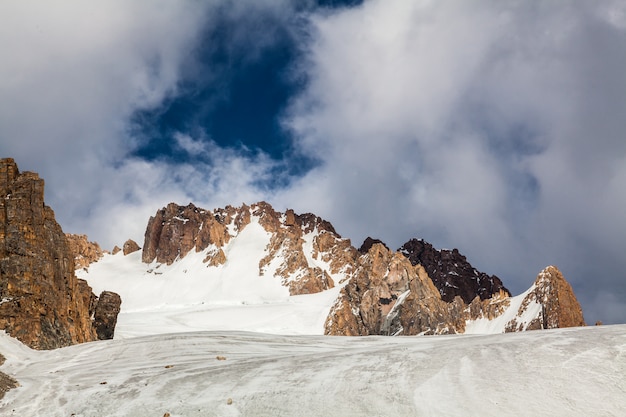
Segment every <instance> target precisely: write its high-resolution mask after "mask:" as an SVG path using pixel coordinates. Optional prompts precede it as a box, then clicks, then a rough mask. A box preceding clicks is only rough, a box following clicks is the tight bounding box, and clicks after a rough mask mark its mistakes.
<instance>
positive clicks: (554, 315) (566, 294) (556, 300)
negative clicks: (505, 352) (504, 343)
mask: <svg viewBox="0 0 626 417" xmlns="http://www.w3.org/2000/svg"><path fill="white" fill-rule="evenodd" d="M537 305H539V306H540V314H539V315H538V316H537V317H536V318H535V319H533V320H532V321H530V322H523V321H522V320H521V319H519V318H518V319H514V320H511V321H510V322H509V323H508V324H507V328H506V331H519V330H536V329H556V328H562V327H577V326H585V325H586V324H585V319H584V317H583V312H582V308H581V307H580V304H579V303H578V300H577V299H576V296H575V295H574V291H573V290H572V286H571V285H570V284H569V282H567V281H566V280H565V278H564V277H563V274H562V273H561V271H559V269H558V268H557V267H555V266H548V267H546V268H545V269H544V270H543V271H541V272H540V273H539V275H537V279H536V280H535V283H534V284H533V287H532V289H531V290H530V292H529V293H528V294H527V295H526V297H524V300H522V304H521V306H520V308H519V311H518V314H517V316H518V317H523V316H527V315H528V314H524V313H525V312H526V311H527V310H528V309H531V308H533V307H534V308H535V309H537Z"/></svg>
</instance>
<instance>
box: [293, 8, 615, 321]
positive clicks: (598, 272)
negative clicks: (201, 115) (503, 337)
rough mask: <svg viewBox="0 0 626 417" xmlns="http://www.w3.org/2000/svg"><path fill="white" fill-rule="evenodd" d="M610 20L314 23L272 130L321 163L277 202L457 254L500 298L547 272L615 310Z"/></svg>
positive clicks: (471, 15)
mask: <svg viewBox="0 0 626 417" xmlns="http://www.w3.org/2000/svg"><path fill="white" fill-rule="evenodd" d="M623 15H624V7H623V4H620V3H619V2H602V4H596V3H594V4H592V3H588V4H584V5H582V4H579V3H576V4H573V3H568V2H565V3H563V2H558V3H553V2H546V3H523V2H522V3H520V2H497V3H493V2H473V3H471V4H467V3H463V2H430V1H402V0H392V1H381V0H373V1H370V2H366V3H364V4H363V5H362V6H361V7H358V8H353V9H350V10H345V11H344V12H342V13H337V14H332V15H326V16H316V17H315V18H313V20H312V22H313V30H314V36H313V37H312V41H311V43H310V44H309V50H308V61H307V63H306V65H303V68H305V71H306V73H307V77H308V79H309V80H310V85H309V86H308V88H307V91H306V92H305V93H304V94H303V95H302V96H300V97H299V98H298V99H297V100H296V101H295V102H294V104H293V106H292V108H291V113H290V116H289V118H288V119H287V120H286V124H287V125H288V127H289V128H290V129H292V130H293V132H294V137H295V138H296V139H295V140H296V141H297V142H298V144H299V146H301V149H303V151H304V152H307V153H311V154H315V155H316V156H317V157H319V158H320V159H321V160H323V162H324V163H323V165H322V166H321V167H319V168H318V169H316V170H313V171H311V172H310V173H309V174H308V175H307V176H306V177H305V178H303V179H302V180H301V181H300V182H299V183H298V185H297V186H296V187H294V188H293V189H291V190H288V191H287V192H286V193H285V194H284V195H283V196H282V198H283V199H284V200H285V201H293V202H297V203H296V204H297V205H298V206H299V207H298V208H300V209H305V208H306V209H308V210H313V211H316V212H317V211H319V212H320V214H322V215H324V216H327V217H328V218H329V219H330V220H331V221H334V222H335V223H336V224H338V226H339V227H338V229H339V230H340V231H343V232H344V233H345V234H347V235H348V236H351V237H354V238H356V239H357V240H360V239H362V238H364V237H365V236H366V234H374V235H376V236H377V237H380V238H383V239H384V240H387V241H388V242H389V243H390V244H392V245H393V246H398V245H399V244H401V243H402V242H403V241H404V240H406V239H408V238H409V237H412V236H415V235H418V236H421V237H424V238H426V239H427V240H430V241H432V242H433V243H435V244H436V245H437V246H440V247H441V246H446V247H449V246H455V247H459V248H460V249H461V251H462V252H464V253H465V254H467V255H468V257H469V258H470V261H472V262H473V263H475V264H476V265H477V266H479V267H480V268H482V269H483V270H489V271H491V272H493V273H498V274H499V275H500V276H502V278H503V279H505V282H506V283H507V284H508V285H509V286H510V287H511V289H512V290H513V291H514V292H519V291H521V290H523V289H524V288H526V287H528V285H530V283H531V282H532V280H533V279H534V277H535V275H536V273H537V272H538V271H539V269H541V268H542V267H543V266H545V265H547V264H548V263H555V264H557V265H558V266H559V267H561V269H562V270H563V271H564V273H565V275H566V277H567V278H568V279H569V280H570V281H572V282H573V284H574V286H575V288H576V289H578V290H581V291H580V292H581V293H584V295H583V297H581V298H583V301H584V302H587V303H588V305H589V306H591V304H592V303H593V300H592V298H593V297H594V295H593V294H594V293H595V291H597V288H602V287H604V288H606V287H612V288H613V290H614V291H616V292H617V293H620V294H625V293H626V276H624V272H623V271H624V270H626V264H625V263H624V261H623V256H621V255H619V252H620V251H621V252H623V250H624V248H626V240H625V239H626V238H625V236H626V223H625V222H624V221H623V220H624V215H623V211H624V207H625V206H624V198H625V196H626V188H624V187H623V184H624V182H623V170H624V168H623V167H624V166H626V141H625V140H624V132H625V131H626V119H625V118H624V117H623V115H624V114H626V107H625V106H626V100H625V99H624V97H626V84H625V83H624V82H623V74H624V73H626V61H624V59H623V57H624V56H626V42H625V40H626V32H625V30H624V26H623V24H622V23H623ZM618 184H619V185H618ZM620 185H621V187H620ZM357 243H358V242H357ZM594 309H595V311H594V312H595V313H596V314H600V313H599V311H600V310H602V306H598V305H594ZM602 314H605V315H606V316H607V317H608V316H610V317H611V318H612V319H613V320H617V319H621V320H623V318H624V317H625V316H626V307H625V306H624V305H622V306H621V307H620V309H619V311H617V309H616V308H615V306H613V307H611V309H610V311H609V310H608V309H607V310H606V311H604V312H603V313H602Z"/></svg>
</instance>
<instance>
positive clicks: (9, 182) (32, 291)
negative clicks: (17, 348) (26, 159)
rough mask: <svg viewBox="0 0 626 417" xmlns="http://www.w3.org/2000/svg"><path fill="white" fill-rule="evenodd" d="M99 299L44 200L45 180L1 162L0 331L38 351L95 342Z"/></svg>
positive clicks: (5, 160) (13, 165)
mask: <svg viewBox="0 0 626 417" xmlns="http://www.w3.org/2000/svg"><path fill="white" fill-rule="evenodd" d="M95 303H96V297H95V296H94V295H93V294H92V292H91V288H90V287H89V285H88V284H87V282H85V281H83V280H79V279H77V278H76V275H75V274H74V253H73V252H72V251H71V250H70V247H69V245H68V241H67V238H66V236H65V234H64V233H63V231H62V230H61V227H60V226H59V224H58V223H57V222H56V220H55V218H54V212H53V211H52V209H51V208H50V207H48V206H46V205H45V204H44V181H43V180H42V179H41V178H39V176H38V175H37V174H35V173H33V172H24V173H20V172H19V170H18V168H17V165H16V164H15V161H13V159H10V158H6V159H2V160H0V329H3V330H5V331H6V332H7V333H8V334H10V335H11V336H13V337H16V338H17V339H19V340H21V341H22V342H24V343H25V344H27V345H29V346H30V347H32V348H36V349H53V348H57V347H62V346H68V345H71V344H74V343H80V342H87V341H92V340H96V338H97V336H96V331H95V329H94V327H93V323H92V319H91V315H92V313H93V312H94V309H95Z"/></svg>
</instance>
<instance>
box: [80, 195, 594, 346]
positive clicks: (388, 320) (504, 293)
mask: <svg viewBox="0 0 626 417" xmlns="http://www.w3.org/2000/svg"><path fill="white" fill-rule="evenodd" d="M416 245H421V250H415V247H416ZM424 249H425V250H424ZM425 252H428V256H424V253H425ZM117 256H120V255H119V254H118V255H117ZM420 256H422V258H424V259H425V260H426V261H428V259H429V258H430V259H434V260H435V261H436V262H435V263H434V265H435V266H438V268H439V269H438V270H437V268H434V269H433V268H432V266H433V264H432V263H431V264H429V263H428V262H424V263H425V265H422V264H421V263H419V262H417V260H421V258H420ZM141 260H142V262H143V264H141V265H140V264H135V265H134V266H133V268H134V269H133V271H134V272H132V273H131V272H129V274H131V275H132V274H134V275H136V276H137V275H140V276H143V277H144V278H145V277H147V276H152V277H155V278H158V281H157V282H155V281H154V279H153V281H152V282H149V281H145V282H144V284H139V281H137V283H136V290H134V291H141V290H139V288H143V291H150V294H151V295H150V297H153V298H158V297H164V295H163V294H162V295H159V292H158V291H165V292H166V293H167V296H166V298H167V299H166V300H164V301H163V302H166V303H176V302H178V303H182V302H194V303H205V302H206V303H225V302H226V303H228V302H233V301H238V302H243V303H250V302H252V303H256V302H262V303H265V302H276V301H280V300H283V301H285V300H291V299H292V297H295V296H299V295H304V294H323V293H324V294H325V293H328V294H331V295H332V297H331V296H328V298H327V300H328V302H326V304H325V305H324V306H323V307H320V308H323V309H325V310H324V311H321V312H320V314H323V316H324V320H323V323H322V322H320V329H319V331H320V332H323V333H325V334H332V335H368V334H386V335H401V334H402V335H411V334H448V333H464V332H466V331H469V332H480V331H481V329H483V330H484V329H488V331H489V332H502V331H520V330H529V329H538V328H552V327H565V326H572V325H574V326H576V325H584V320H583V318H582V312H581V310H580V306H579V304H578V302H577V301H576V298H575V296H574V295H573V292H572V291H571V287H569V284H567V283H566V281H565V280H564V279H563V277H562V275H561V274H560V272H558V270H556V269H555V268H554V269H555V270H554V271H553V270H552V269H550V268H548V269H547V270H546V271H544V272H542V274H540V276H542V277H544V278H543V279H542V280H538V281H537V282H535V284H534V285H533V287H532V288H531V290H532V291H531V290H529V291H527V292H526V293H524V294H522V295H520V296H517V297H511V296H510V293H509V292H508V290H507V289H506V288H505V287H504V286H503V285H502V282H501V281H500V279H499V278H497V277H493V276H488V275H487V274H484V273H482V272H479V271H477V270H476V269H474V268H473V267H472V266H471V265H470V264H469V263H468V262H467V261H466V259H465V257H463V256H462V255H460V254H459V253H458V251H456V250H453V251H437V250H435V249H434V248H432V246H431V245H429V244H428V243H426V242H423V241H417V240H415V239H414V240H411V241H409V242H407V244H405V245H403V247H402V248H401V250H399V251H391V250H389V249H388V248H387V247H386V246H385V245H384V244H383V243H382V242H380V241H377V240H375V239H368V240H366V242H364V245H362V246H361V248H360V249H359V250H357V249H355V248H354V247H353V246H352V244H351V242H350V240H349V239H344V238H342V237H341V236H340V235H339V234H337V232H336V231H335V229H334V228H333V227H332V225H331V224H330V223H328V222H327V221H324V220H323V219H321V218H319V217H318V216H315V215H313V214H303V215H298V214H296V213H295V212H294V211H293V210H287V211H286V212H285V213H280V212H277V211H275V210H274V209H273V208H272V207H271V205H269V204H268V203H265V202H260V203H256V204H253V205H251V206H247V205H243V206H241V207H237V208H236V207H232V206H228V207H226V208H223V209H216V210H213V211H209V210H205V209H201V208H199V207H196V206H195V205H193V204H189V205H187V206H179V205H177V204H174V203H171V204H169V205H168V206H167V207H164V208H163V209H161V210H158V211H157V213H156V215H155V216H153V217H151V218H150V220H149V221H148V226H147V228H146V234H145V240H144V246H143V250H142V255H141ZM442 261H443V262H442ZM428 268H430V270H434V273H437V272H440V273H443V274H444V276H447V279H446V280H439V281H437V280H436V279H432V277H431V276H430V274H429V272H428V271H429V269H428ZM551 268H552V267H551ZM96 269H97V268H96ZM181 272H182V274H181ZM451 272H452V273H451ZM100 273H103V272H102V270H101V269H100V272H98V271H96V273H95V275H96V276H98V274H100ZM104 273H105V275H106V272H104ZM431 273H433V272H431ZM434 273H433V274H434ZM468 276H469V277H468ZM181 277H183V278H181ZM464 277H465V278H464ZM546 277H547V278H546ZM85 278H87V279H88V280H89V282H90V283H92V279H93V275H92V277H89V275H85ZM451 278H453V279H454V280H451ZM475 278H478V279H475ZM127 279H131V278H127ZM183 279H184V280H186V285H192V286H197V288H198V289H197V291H196V292H195V293H194V294H193V297H191V298H189V297H187V296H185V297H179V296H178V295H177V293H178V292H180V291H182V290H181V289H179V288H176V286H179V285H181V283H180V282H178V283H174V282H176V281H177V280H183ZM464 279H465V280H466V281H467V282H464V281H463V280H464ZM190 280H193V282H192V281H190ZM562 282H564V283H565V284H567V285H565V284H562ZM437 283H438V284H439V285H438V286H437V285H436V284H437ZM451 283H452V285H450V284H451ZM465 284H467V285H465ZM150 285H152V287H153V288H151V289H147V287H146V286H150ZM156 287H158V288H162V290H157V289H155V288H156ZM257 287H258V289H257ZM165 288H168V289H167V290H165ZM200 288H204V289H203V290H201V289H200ZM450 288H457V289H460V291H459V292H458V293H456V294H454V293H451V292H448V290H449V289H450ZM552 288H556V289H557V292H558V294H556V293H555V296H554V297H553V296H552V295H551V294H553V293H552V292H551V290H550V289H552ZM568 288H569V290H568ZM114 289H115V288H114ZM255 293H256V296H255ZM531 293H532V294H534V295H533V296H532V297H534V298H532V300H530V299H527V298H528V297H530V295H529V294H531ZM538 294H540V295H538ZM122 297H123V298H124V299H125V300H126V301H128V302H129V305H131V306H132V305H135V306H136V307H137V308H139V307H141V308H147V305H143V306H139V305H138V304H136V303H135V302H134V301H133V300H132V297H133V294H132V293H129V294H126V298H125V294H122ZM128 297H130V298H131V299H130V300H129V299H127V298H128ZM237 297H239V298H240V299H238V298H237ZM553 299H556V300H558V301H554V300H553ZM466 300H469V302H467V301H466ZM550 303H552V304H550ZM565 309H567V310H568V312H567V313H564V312H563V311H561V310H565ZM562 316H563V317H564V316H567V317H569V319H568V320H559V319H555V317H562ZM505 319H506V320H505ZM485 321H486V322H487V323H491V325H486V324H485V323H484V322H485ZM481 323H482V325H479V324H481ZM494 323H497V326H496V325H495V324H494Z"/></svg>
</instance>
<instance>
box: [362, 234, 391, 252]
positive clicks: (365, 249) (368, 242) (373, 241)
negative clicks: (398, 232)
mask: <svg viewBox="0 0 626 417" xmlns="http://www.w3.org/2000/svg"><path fill="white" fill-rule="evenodd" d="M376 243H380V244H381V245H383V246H384V247H385V248H387V249H389V247H388V246H387V245H385V243H384V242H383V241H382V240H380V239H374V238H371V237H369V236H368V237H367V238H366V239H365V240H364V241H363V244H362V245H361V247H360V248H359V253H361V254H363V253H367V252H368V251H369V250H370V248H371V247H372V246H374V244H376Z"/></svg>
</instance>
